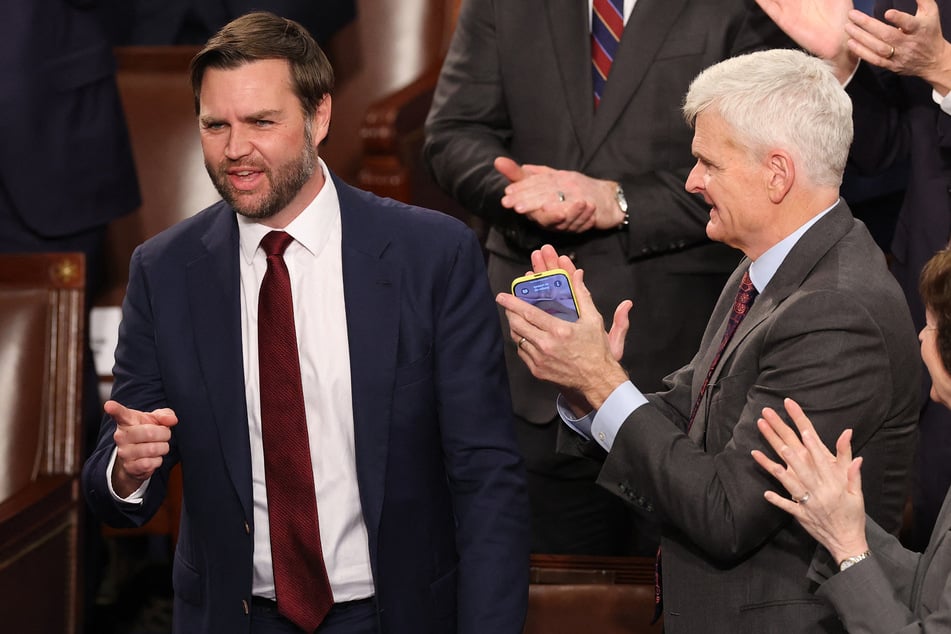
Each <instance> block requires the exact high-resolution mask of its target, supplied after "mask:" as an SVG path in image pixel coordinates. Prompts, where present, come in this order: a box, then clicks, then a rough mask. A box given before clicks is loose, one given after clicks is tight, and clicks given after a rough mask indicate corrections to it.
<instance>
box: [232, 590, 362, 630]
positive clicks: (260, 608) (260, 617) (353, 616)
mask: <svg viewBox="0 0 951 634" xmlns="http://www.w3.org/2000/svg"><path fill="white" fill-rule="evenodd" d="M377 623H378V621H377V616H376V601H375V600H374V599H372V598H371V599H362V600H359V601H348V602H346V603H336V604H334V606H333V607H332V608H330V612H328V613H327V616H326V618H324V621H323V623H321V624H320V627H318V628H317V629H316V630H314V634H379V631H380V630H379V628H378V627H377ZM302 632H303V630H301V629H300V628H299V627H297V626H296V625H294V624H293V623H291V622H290V621H288V620H287V619H286V618H284V617H283V616H281V614H280V613H279V612H278V611H277V604H276V603H274V602H270V601H262V600H260V599H254V600H253V601H252V602H251V634H301V633H302Z"/></svg>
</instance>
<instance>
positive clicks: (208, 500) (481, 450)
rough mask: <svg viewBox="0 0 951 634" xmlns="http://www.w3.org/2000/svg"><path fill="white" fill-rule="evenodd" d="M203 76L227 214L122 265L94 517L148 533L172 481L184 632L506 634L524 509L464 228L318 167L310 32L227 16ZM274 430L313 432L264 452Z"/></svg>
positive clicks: (521, 578)
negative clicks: (126, 267) (179, 489)
mask: <svg viewBox="0 0 951 634" xmlns="http://www.w3.org/2000/svg"><path fill="white" fill-rule="evenodd" d="M192 84H193V87H194V89H195V101H196V109H197V111H198V119H199V126H200V134H201V141H202V148H203V152H204V156H205V162H206V167H207V169H208V172H209V175H210V176H211V178H212V180H213V181H214V183H215V185H216V187H217V188H218V190H219V192H220V193H221V194H222V197H223V198H224V201H222V202H219V203H217V204H215V205H213V206H211V207H209V208H208V209H206V210H205V211H203V212H201V213H199V214H197V215H195V216H193V217H191V218H189V219H188V220H185V221H183V222H181V223H180V224H178V225H176V226H175V227H172V228H171V229H169V230H168V231H166V232H164V233H162V234H159V235H158V236H156V237H155V238H153V239H151V240H149V241H147V242H146V243H144V244H143V245H141V246H140V247H139V248H137V249H136V251H135V253H134V255H133V257H132V263H131V267H130V282H129V287H128V290H127V293H126V299H125V302H124V305H123V320H122V324H121V327H120V333H119V343H118V346H117V349H116V365H115V369H114V376H115V386H114V389H113V394H112V397H113V399H114V400H112V401H109V402H108V403H107V404H106V411H107V416H106V417H105V419H104V421H103V425H102V432H101V436H100V441H99V446H98V447H97V449H96V451H95V453H94V454H93V456H92V458H91V459H90V460H89V461H87V462H86V464H85V465H84V468H83V490H84V493H85V494H86V496H87V499H88V501H89V503H90V504H91V506H92V507H93V508H94V510H95V511H96V512H97V513H98V514H99V516H100V517H102V518H103V520H104V521H106V522H108V523H110V524H114V525H118V526H129V525H141V524H142V523H144V522H145V521H147V520H148V519H149V517H150V516H151V515H152V514H153V513H155V511H156V509H157V508H158V507H159V505H160V504H161V503H162V501H163V498H164V496H165V483H166V479H167V477H168V472H169V469H171V468H172V467H173V466H174V465H175V464H176V463H179V462H180V463H181V465H182V476H183V490H184V492H183V507H182V521H181V532H180V536H179V541H178V544H177V548H176V555H175V561H174V566H173V571H172V581H173V586H174V590H175V604H174V609H173V620H174V629H175V631H181V632H185V631H188V632H207V633H209V634H217V633H219V632H238V631H244V632H248V631H250V632H252V633H268V634H271V633H274V632H291V631H301V630H303V631H316V632H321V633H327V634H370V633H371V632H372V633H375V634H381V633H386V634H417V633H419V632H445V633H452V632H459V633H460V634H461V633H466V634H483V633H485V632H493V633H500V634H504V633H509V634H518V633H520V632H521V631H522V627H523V621H524V617H525V610H526V602H527V590H528V545H529V544H528V532H529V531H528V517H527V515H528V513H527V499H526V497H525V483H524V473H523V465H522V461H521V458H520V456H519V454H518V450H517V447H516V444H515V438H514V434H513V431H512V421H511V403H510V400H509V397H508V386H507V381H506V376H505V367H504V361H503V357H502V337H501V332H500V330H499V328H498V320H497V314H496V310H495V308H494V306H493V304H492V297H491V294H490V291H489V288H488V283H487V280H486V275H485V268H484V263H483V258H482V253H481V250H480V248H479V244H478V241H477V239H476V237H475V235H474V234H473V233H472V232H471V231H470V230H469V229H468V228H467V227H465V226H464V225H463V224H462V223H460V222H458V221H457V220H455V219H453V218H451V217H449V216H448V215H444V214H440V213H438V212H433V211H428V210H422V209H419V208H414V207H409V206H406V205H403V204H400V203H397V202H394V201H392V200H383V199H379V198H377V197H375V196H372V195H370V194H368V193H366V192H362V191H359V190H356V189H353V188H351V187H349V186H347V185H346V184H344V183H343V182H342V181H340V180H339V179H337V178H336V177H335V176H333V175H332V174H331V173H330V172H329V170H328V169H327V168H326V166H325V165H324V164H323V162H322V161H321V160H320V159H319V158H318V155H317V148H318V146H319V144H320V142H321V140H322V139H323V138H324V137H325V136H326V134H327V131H328V128H329V125H330V117H331V100H332V98H331V94H330V93H331V90H332V85H333V72H332V69H331V68H330V65H329V63H328V62H327V60H326V58H325V57H324V55H323V53H322V52H321V51H320V49H319V47H317V45H316V43H315V42H314V41H313V39H312V38H310V36H309V35H307V33H306V31H305V30H304V29H303V27H301V26H300V25H298V24H296V23H294V22H292V21H289V20H285V19H283V18H279V17H277V16H275V15H273V14H269V13H252V14H248V15H247V16H243V17H241V18H238V19H237V20H235V21H233V22H231V23H229V24H228V25H227V26H226V27H225V28H224V29H222V31H220V32H219V33H218V34H216V35H215V36H214V37H213V38H212V39H211V40H210V41H209V43H208V44H207V45H206V46H205V48H204V49H203V50H202V51H201V52H200V53H199V54H198V55H197V56H196V58H195V59H194V60H193V63H192ZM288 237H290V238H291V240H289V241H288V242H289V246H287V249H286V251H285V252H284V254H283V257H282V256H281V255H280V254H277V253H274V252H271V251H270V250H269V249H270V246H269V245H270V244H271V243H272V240H273V239H277V240H279V241H283V240H286V239H287V238H288ZM259 247H260V248H259ZM265 249H268V251H267V252H265ZM282 265H283V269H284V270H285V271H286V273H284V276H285V285H286V286H284V291H283V292H285V293H289V294H290V297H286V294H285V297H286V299H285V300H284V301H282V302H277V303H276V304H275V303H274V302H272V301H269V298H271V297H272V296H273V293H274V288H273V284H272V281H273V280H274V279H275V276H277V275H278V273H279V272H280V270H281V268H282ZM259 301H260V308H259ZM267 306H271V309H267V308H266V307H267ZM277 308H284V309H286V310H287V312H289V313H291V314H290V315H289V316H288V318H289V319H291V320H292V322H291V323H290V324H286V325H280V324H281V323H282V322H278V321H277V319H278V313H279V311H278V310H276V309H277ZM282 335H283V336H282ZM275 340H278V341H279V343H280V344H281V345H283V346H285V349H286V348H287V347H289V348H290V350H292V351H293V352H292V353H290V352H289V353H287V354H274V353H275V345H274V344H275ZM275 357H279V358H282V359H284V361H285V365H284V366H282V369H281V371H280V372H277V373H275V366H274V363H275V362H276V359H275ZM295 376H296V377H297V378H295ZM288 418H291V419H293V422H294V423H297V425H298V426H297V427H294V428H293V430H294V431H295V433H297V434H303V435H304V436H305V437H304V438H301V439H300V440H298V441H296V442H295V441H291V439H290V437H289V436H288V435H287V433H290V431H291V428H286V430H285V431H286V433H285V432H284V431H282V432H281V433H282V434H284V435H282V436H280V437H278V438H277V439H276V441H275V438H274V432H273V431H271V430H273V429H275V427H273V425H275V424H277V423H278V422H280V421H284V420H286V419H288ZM282 429H284V428H282ZM269 439H270V440H269ZM274 442H276V443H277V444H269V443H274ZM292 458H293V459H292ZM302 463H306V464H304V468H303V469H297V470H296V471H294V472H293V473H290V470H291V467H292V465H294V464H297V465H300V464H302ZM289 476H290V477H289ZM279 483H280V484H279ZM291 487H293V489H291V490H294V491H296V493H295V495H294V496H293V499H291V500H288V499H286V498H287V496H286V495H285V494H284V492H285V489H290V488H291ZM311 504H313V505H315V506H316V507H317V508H318V509H319V512H318V511H317V509H311V512H308V513H306V514H305V513H304V511H305V509H306V507H307V506H309V505H311ZM302 514H303V515H305V516H304V517H301V515H302ZM292 518H293V519H294V520H295V521H291V519H292ZM318 518H319V519H318ZM298 520H305V521H304V523H303V524H299V523H298ZM315 520H316V521H315ZM290 526H295V527H298V529H299V530H306V531H307V532H308V535H307V536H302V537H299V538H298V539H297V540H296V541H288V539H286V538H282V537H281V536H282V535H283V534H284V533H285V531H287V530H288V527H290ZM318 529H319V534H317V535H314V532H315V531H317V530H318ZM315 551H316V552H315ZM288 563H289V565H288ZM306 571H310V572H312V573H314V576H312V577H309V578H308V580H307V581H302V580H300V579H299V578H297V575H300V574H303V573H304V572H306ZM298 589H303V596H300V594H299V593H298V594H295V592H296V591H297V590H298ZM328 610H329V611H328ZM318 623H319V627H318V626H317V624H318Z"/></svg>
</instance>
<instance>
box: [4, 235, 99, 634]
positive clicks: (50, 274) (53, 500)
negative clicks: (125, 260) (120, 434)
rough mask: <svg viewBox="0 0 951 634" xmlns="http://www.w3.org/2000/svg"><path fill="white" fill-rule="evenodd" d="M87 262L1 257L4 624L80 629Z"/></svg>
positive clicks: (56, 256) (75, 257) (23, 628)
mask: <svg viewBox="0 0 951 634" xmlns="http://www.w3.org/2000/svg"><path fill="white" fill-rule="evenodd" d="M84 267H85V261H84V257H83V255H82V254H81V253H40V254H23V255H19V254H5V255H0V403H2V404H3V407H0V588H3V592H2V593H0V623H2V624H3V629H4V631H10V632H28V631H29V632H50V633H55V632H76V631H77V628H78V624H79V622H80V610H81V608H80V596H81V591H80V587H79V579H80V567H81V566H80V556H79V530H80V519H79V518H80V499H79V469H80V443H81V438H82V422H81V409H82V403H81V392H82V368H83V348H84V328H85V297H84V292H85V269H84Z"/></svg>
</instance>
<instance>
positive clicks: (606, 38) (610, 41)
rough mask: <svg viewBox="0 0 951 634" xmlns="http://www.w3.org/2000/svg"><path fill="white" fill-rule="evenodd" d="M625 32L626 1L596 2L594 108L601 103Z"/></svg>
mask: <svg viewBox="0 0 951 634" xmlns="http://www.w3.org/2000/svg"><path fill="white" fill-rule="evenodd" d="M623 30H624V0H594V1H593V3H592V11H591V75H592V77H593V79H594V107H595V108H597V107H598V105H599V104H600V103H601V96H602V95H604V86H605V84H607V81H608V73H610V72H611V64H612V63H613V62H614V54H615V53H616V52H617V47H618V43H619V42H620V41H621V31H623Z"/></svg>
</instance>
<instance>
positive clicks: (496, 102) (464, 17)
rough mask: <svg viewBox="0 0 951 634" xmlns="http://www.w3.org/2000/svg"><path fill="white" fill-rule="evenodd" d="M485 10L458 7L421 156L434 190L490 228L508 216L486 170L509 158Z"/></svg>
mask: <svg viewBox="0 0 951 634" xmlns="http://www.w3.org/2000/svg"><path fill="white" fill-rule="evenodd" d="M490 4H491V3H489V2H485V1H474V2H464V3H463V4H462V8H461V10H460V13H459V18H458V21H457V24H456V30H455V32H454V34H453V38H452V44H451V46H450V48H449V52H448V53H447V56H446V59H445V62H444V63H443V67H442V71H441V73H440V76H439V82H438V84H437V86H436V93H435V95H434V96H433V104H432V108H431V109H430V112H429V116H428V117H427V121H426V141H425V145H424V149H423V151H424V154H425V157H426V160H427V161H428V163H429V166H430V168H431V169H432V172H433V174H434V176H435V178H436V181H437V182H438V183H439V185H440V186H441V187H442V188H443V189H445V190H446V191H447V192H449V194H450V195H451V196H453V197H454V198H455V199H456V200H458V201H459V202H460V203H461V204H462V205H463V206H464V207H465V208H466V209H468V210H469V211H470V212H472V213H474V214H477V215H479V216H482V217H483V218H485V220H487V221H488V222H490V223H493V224H495V223H500V222H505V221H506V219H507V216H509V215H511V214H512V213H513V212H511V211H510V210H507V209H504V208H503V207H502V205H501V204H500V200H501V198H502V194H503V190H504V188H505V186H506V184H508V181H507V180H506V179H505V178H503V177H502V176H501V175H500V174H499V173H498V172H496V171H495V169H494V168H493V167H492V162H493V161H494V160H495V158H496V157H498V156H510V153H509V151H508V149H507V148H508V141H509V139H511V137H512V124H511V122H510V120H509V115H508V110H507V107H506V102H505V94H504V92H503V88H502V76H501V72H500V66H501V64H503V63H505V60H504V59H502V58H501V56H500V55H499V47H498V45H497V40H496V27H495V23H494V20H493V18H492V15H491V6H490ZM515 160H518V159H517V158H516V159H515Z"/></svg>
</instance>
